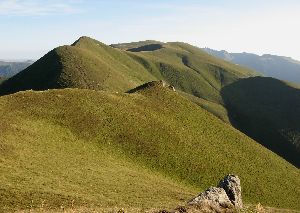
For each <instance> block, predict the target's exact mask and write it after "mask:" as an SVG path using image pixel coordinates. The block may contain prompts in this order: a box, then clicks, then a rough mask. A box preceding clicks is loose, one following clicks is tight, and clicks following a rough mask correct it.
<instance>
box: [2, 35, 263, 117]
mask: <svg viewBox="0 0 300 213" xmlns="http://www.w3.org/2000/svg"><path fill="white" fill-rule="evenodd" d="M113 47H114V48H113ZM254 75H257V74H256V73H255V72H254V71H252V70H248V69H246V68H243V67H240V66H237V65H233V64H230V63H228V62H225V61H222V60H220V59H217V58H215V57H213V56H210V55H208V54H207V53H205V52H204V51H202V50H201V49H200V48H197V47H194V46H191V45H188V44H185V43H162V42H157V41H151V40H149V41H143V42H133V43H128V44H117V45H111V46H107V45H105V44H103V43H101V42H99V41H96V40H94V39H91V38H88V37H81V38H80V39H78V40H77V41H76V42H74V44H72V45H70V46H68V45H66V46H62V47H58V48H55V49H54V50H52V51H50V52H49V53H48V54H46V55H45V56H44V57H42V58H41V59H40V60H38V61H37V62H35V63H34V64H33V65H32V66H30V67H29V68H27V69H26V70H24V71H23V72H21V73H20V74H18V75H17V76H14V77H13V78H11V79H9V80H8V81H6V82H4V83H3V85H2V86H0V95H3V94H11V93H14V92H17V91H23V90H28V89H33V90H46V89H53V88H82V89H94V90H110V91H119V92H120V91H122V92H125V91H127V90H129V89H132V88H134V87H136V86H138V85H140V84H143V83H146V82H148V81H152V80H165V81H167V82H168V83H170V84H172V85H174V86H175V87H176V89H177V90H181V91H183V92H185V93H187V94H190V95H194V96H196V97H197V98H198V99H194V97H193V96H188V97H191V98H192V100H197V103H201V104H200V105H205V106H206V109H207V110H209V111H211V112H213V113H215V114H216V115H217V116H218V117H220V118H222V119H223V120H228V117H227V113H224V110H216V107H217V108H222V106H221V105H220V104H222V98H221V96H220V90H221V88H222V87H224V86H225V85H227V84H229V83H232V82H234V81H236V80H238V79H240V78H244V77H249V76H254ZM207 103H212V104H213V105H214V106H212V105H211V104H210V105H207ZM215 106H216V107H215Z"/></svg>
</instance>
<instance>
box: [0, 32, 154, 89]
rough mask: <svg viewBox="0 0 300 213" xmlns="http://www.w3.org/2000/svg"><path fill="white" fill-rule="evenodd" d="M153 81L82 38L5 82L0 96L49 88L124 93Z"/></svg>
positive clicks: (120, 54) (114, 52) (125, 59)
mask: <svg viewBox="0 0 300 213" xmlns="http://www.w3.org/2000/svg"><path fill="white" fill-rule="evenodd" d="M154 79H155V78H154V77H153V76H151V74H149V72H148V71H146V70H145V69H144V68H143V66H141V65H140V64H139V63H137V62H136V61H134V60H133V59H132V58H131V57H129V56H128V55H127V54H125V53H124V51H121V50H118V49H114V48H112V47H109V46H107V45H105V44H103V43H101V42H98V41H96V40H93V39H91V38H88V37H81V38H80V39H79V40H77V41H76V42H75V43H74V44H72V45H70V46H62V47H58V48H55V49H54V50H52V51H50V52H49V53H48V54H46V55H45V56H44V57H42V58H41V59H40V60H38V61H37V62H35V63H34V64H33V65H31V66H30V67H28V68H27V69H25V70H24V71H22V72H21V73H19V74H17V75H16V76H14V77H12V78H11V79H9V80H8V81H6V82H4V83H3V85H1V87H0V94H2V95H3V94H10V93H14V92H17V91H22V90H28V89H33V90H45V89H52V88H88V89H97V90H107V89H109V90H116V91H126V90H128V89H130V88H133V87H135V86H138V85H140V84H142V83H144V82H146V81H150V80H154Z"/></svg>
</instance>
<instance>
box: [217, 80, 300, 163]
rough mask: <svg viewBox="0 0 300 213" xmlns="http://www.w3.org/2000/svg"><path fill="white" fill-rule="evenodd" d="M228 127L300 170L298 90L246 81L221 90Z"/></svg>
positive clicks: (272, 82)
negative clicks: (238, 131) (227, 116)
mask: <svg viewBox="0 0 300 213" xmlns="http://www.w3.org/2000/svg"><path fill="white" fill-rule="evenodd" d="M222 96H223V98H224V101H225V103H226V108H227V109H228V112H229V118H230V120H231V123H232V124H233V125H234V126H235V127H236V128H238V129H240V130H241V131H242V132H245V133H246V134H247V135H249V136H250V137H252V138H254V139H255V140H257V141H259V142H260V143H261V144H263V145H264V146H266V147H267V148H269V149H270V150H273V151H274V152H276V153H277V154H279V155H281V156H282V157H284V158H286V159H287V160H288V161H290V162H292V163H293V164H294V165H296V166H297V167H299V168H300V121H299V118H300V87H299V86H295V85H294V86H293V85H291V84H287V83H285V82H282V81H279V80H277V79H273V78H262V77H255V78H248V79H243V80H240V81H237V82H235V83H232V84H230V85H228V86H226V87H224V88H223V90H222Z"/></svg>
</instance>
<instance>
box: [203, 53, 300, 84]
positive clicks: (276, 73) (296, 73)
mask: <svg viewBox="0 0 300 213" xmlns="http://www.w3.org/2000/svg"><path fill="white" fill-rule="evenodd" d="M203 50H205V51H206V52H208V53H209V54H211V55H213V56H216V57H218V58H221V59H224V60H227V61H230V62H232V63H235V64H240V65H242V66H246V67H249V68H252V69H254V70H256V71H258V72H261V73H263V74H264V75H265V76H269V77H273V78H277V79H280V80H284V81H290V82H294V83H298V84H300V62H299V61H296V60H294V59H292V58H289V57H284V56H277V55H270V54H265V55H262V56H259V55H256V54H251V53H228V52H227V51H224V50H222V51H217V50H212V49H209V48H204V49H203Z"/></svg>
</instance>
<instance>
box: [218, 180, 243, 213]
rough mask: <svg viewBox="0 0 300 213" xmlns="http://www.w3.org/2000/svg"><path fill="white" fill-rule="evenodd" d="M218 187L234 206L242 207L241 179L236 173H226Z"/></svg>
mask: <svg viewBox="0 0 300 213" xmlns="http://www.w3.org/2000/svg"><path fill="white" fill-rule="evenodd" d="M218 187H219V188H223V189H224V190H225V192H226V194H227V196H228V198H229V200H230V201H231V203H232V204H233V205H234V206H235V207H236V208H243V202H242V189H241V181H240V179H239V177H238V176H236V175H227V176H225V177H224V179H223V180H221V181H220V183H219V185H218Z"/></svg>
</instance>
